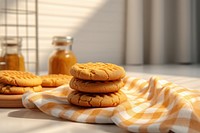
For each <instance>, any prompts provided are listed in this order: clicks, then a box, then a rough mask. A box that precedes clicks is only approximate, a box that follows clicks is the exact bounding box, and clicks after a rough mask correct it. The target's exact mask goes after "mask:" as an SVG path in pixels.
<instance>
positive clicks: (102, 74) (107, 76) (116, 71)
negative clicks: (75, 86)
mask: <svg viewBox="0 0 200 133" xmlns="http://www.w3.org/2000/svg"><path fill="white" fill-rule="evenodd" d="M70 73H71V75H72V76H74V77H76V78H79V79H83V80H95V81H110V80H118V79H121V78H123V77H124V76H125V70H124V69H123V67H120V66H117V65H115V64H111V63H101V62H97V63H91V62H89V63H85V64H79V63H76V64H75V65H73V66H72V67H71V70H70Z"/></svg>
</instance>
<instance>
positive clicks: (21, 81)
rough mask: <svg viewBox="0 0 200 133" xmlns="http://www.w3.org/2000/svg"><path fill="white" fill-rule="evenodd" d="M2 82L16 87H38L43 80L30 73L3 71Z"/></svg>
mask: <svg viewBox="0 0 200 133" xmlns="http://www.w3.org/2000/svg"><path fill="white" fill-rule="evenodd" d="M0 82H1V83H4V84H9V85H14V86H26V87H27V86H38V85H41V83H42V80H41V78H40V77H39V76H36V75H34V74H32V73H30V72H22V71H14V70H3V71H0Z"/></svg>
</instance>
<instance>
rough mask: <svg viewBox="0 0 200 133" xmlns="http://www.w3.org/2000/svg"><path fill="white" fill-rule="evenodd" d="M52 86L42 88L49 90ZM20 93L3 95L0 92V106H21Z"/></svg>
mask: <svg viewBox="0 0 200 133" xmlns="http://www.w3.org/2000/svg"><path fill="white" fill-rule="evenodd" d="M50 89H54V88H43V91H44V90H50ZM22 107H24V106H23V104H22V95H3V94H0V108H22Z"/></svg>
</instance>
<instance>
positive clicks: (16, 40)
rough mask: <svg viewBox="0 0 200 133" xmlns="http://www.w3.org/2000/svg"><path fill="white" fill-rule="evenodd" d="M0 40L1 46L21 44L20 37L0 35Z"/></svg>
mask: <svg viewBox="0 0 200 133" xmlns="http://www.w3.org/2000/svg"><path fill="white" fill-rule="evenodd" d="M0 40H1V44H2V45H3V46H21V44H22V38H21V37H1V38H0Z"/></svg>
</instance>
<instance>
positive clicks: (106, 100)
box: [67, 91, 127, 107]
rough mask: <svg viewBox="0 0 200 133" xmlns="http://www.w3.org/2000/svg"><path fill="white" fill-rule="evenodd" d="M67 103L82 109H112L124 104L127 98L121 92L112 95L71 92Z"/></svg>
mask: <svg viewBox="0 0 200 133" xmlns="http://www.w3.org/2000/svg"><path fill="white" fill-rule="evenodd" d="M67 99H68V101H69V103H71V104H74V105H77V106H83V107H114V106H117V105H119V104H120V103H122V102H124V101H125V100H126V99H127V98H126V95H125V94H124V93H123V92H122V91H117V92H113V93H103V94H102V93H101V94H94V93H90V94H89V93H82V92H79V91H72V92H71V93H70V94H69V96H68V97H67Z"/></svg>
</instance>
